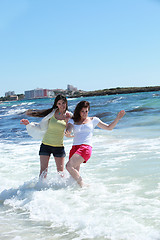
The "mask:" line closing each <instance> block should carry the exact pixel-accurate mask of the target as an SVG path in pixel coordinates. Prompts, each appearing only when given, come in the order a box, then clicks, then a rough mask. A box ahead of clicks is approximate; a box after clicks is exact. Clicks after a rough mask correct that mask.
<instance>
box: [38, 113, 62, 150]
mask: <svg viewBox="0 0 160 240" xmlns="http://www.w3.org/2000/svg"><path fill="white" fill-rule="evenodd" d="M65 128H66V122H65V121H64V120H57V119H56V118H55V117H54V116H53V117H51V119H50V120H49V124H48V129H47V131H46V133H45V135H44V137H43V140H42V143H43V144H46V145H50V146H53V147H62V146H63V138H64V130H65Z"/></svg>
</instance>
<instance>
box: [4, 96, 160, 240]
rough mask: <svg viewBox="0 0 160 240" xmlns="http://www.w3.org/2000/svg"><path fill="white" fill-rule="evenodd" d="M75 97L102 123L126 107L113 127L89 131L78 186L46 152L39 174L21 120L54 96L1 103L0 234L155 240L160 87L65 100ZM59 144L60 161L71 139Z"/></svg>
mask: <svg viewBox="0 0 160 240" xmlns="http://www.w3.org/2000/svg"><path fill="white" fill-rule="evenodd" d="M82 99H85V100H88V101H89V102H90V104H91V110H90V116H98V117H99V118H100V119H101V120H102V121H104V122H106V123H110V122H111V121H112V120H113V119H114V118H115V117H116V114H117V113H118V111H120V110H121V109H124V110H125V111H126V115H125V116H124V118H123V119H121V121H120V122H119V123H118V125H117V126H116V128H115V129H114V130H113V131H104V130H101V129H98V128H96V129H95V131H94V136H93V153H92V157H91V158H90V160H89V161H88V162H87V163H86V164H83V165H82V166H81V170H80V173H81V176H82V177H83V179H84V182H86V183H88V184H89V186H88V187H85V188H82V189H81V188H79V187H78V186H77V184H76V183H75V182H74V180H73V179H72V178H71V177H70V176H69V174H68V172H67V171H66V170H65V176H64V177H63V178H62V177H61V176H59V175H58V174H57V173H56V167H55V162H54V159H53V157H51V159H50V163H49V171H48V177H47V179H46V180H44V181H40V180H39V178H38V175H39V156H38V151H39V146H40V141H38V140H34V139H32V138H31V137H30V136H28V135H27V132H26V129H25V126H24V125H20V119H22V118H25V117H26V116H25V114H24V112H25V111H26V110H27V109H30V108H34V109H37V108H38V109H45V108H49V107H51V106H52V104H53V99H37V100H24V101H16V102H5V103H1V104H0V183H1V184H0V239H1V240H81V239H84V240H88V239H95V240H103V239H107V240H160V92H149V93H136V94H124V95H123V94H122V95H112V96H101V97H100V96H99V97H90V98H77V99H68V104H69V110H70V111H73V110H74V107H75V106H76V104H77V103H78V102H79V101H81V100H82ZM29 120H30V121H39V120H40V119H39V118H31V117H30V118H29ZM64 144H65V150H66V153H67V156H66V160H65V162H67V160H68V154H69V150H70V148H71V145H72V139H67V138H65V140H64Z"/></svg>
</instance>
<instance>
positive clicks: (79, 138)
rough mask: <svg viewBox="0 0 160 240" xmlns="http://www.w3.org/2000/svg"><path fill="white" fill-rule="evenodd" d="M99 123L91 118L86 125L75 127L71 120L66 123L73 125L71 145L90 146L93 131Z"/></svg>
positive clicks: (95, 118)
mask: <svg viewBox="0 0 160 240" xmlns="http://www.w3.org/2000/svg"><path fill="white" fill-rule="evenodd" d="M99 122H100V119H99V118H97V117H93V119H92V120H91V121H89V122H88V123H85V124H80V125H77V124H75V123H74V120H73V119H70V120H69V122H68V123H70V124H72V125H73V133H74V139H73V145H81V144H87V145H90V146H92V136H93V130H94V128H95V127H96V126H97V124H98V123H99Z"/></svg>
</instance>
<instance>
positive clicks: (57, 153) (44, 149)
mask: <svg viewBox="0 0 160 240" xmlns="http://www.w3.org/2000/svg"><path fill="white" fill-rule="evenodd" d="M51 153H52V154H53V156H54V157H65V156H66V153H65V150H64V147H52V146H49V145H46V144H43V143H42V144H41V146H40V150H39V155H45V156H50V155H51Z"/></svg>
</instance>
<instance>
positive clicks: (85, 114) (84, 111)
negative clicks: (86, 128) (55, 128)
mask: <svg viewBox="0 0 160 240" xmlns="http://www.w3.org/2000/svg"><path fill="white" fill-rule="evenodd" d="M88 112H89V108H88V107H86V108H82V110H81V111H80V117H81V119H86V118H87V117H88Z"/></svg>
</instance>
